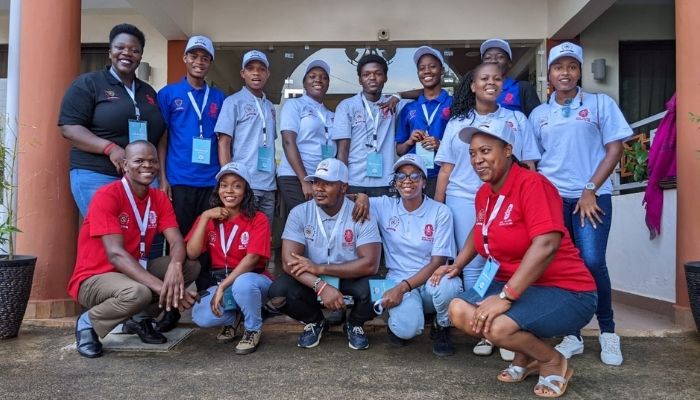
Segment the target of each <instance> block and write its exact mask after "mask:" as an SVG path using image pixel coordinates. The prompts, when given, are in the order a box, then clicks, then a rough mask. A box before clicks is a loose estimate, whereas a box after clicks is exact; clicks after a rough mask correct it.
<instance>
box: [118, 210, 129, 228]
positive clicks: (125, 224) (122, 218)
mask: <svg viewBox="0 0 700 400" xmlns="http://www.w3.org/2000/svg"><path fill="white" fill-rule="evenodd" d="M119 225H121V227H122V229H128V228H129V214H127V213H125V212H123V213H121V214H119Z"/></svg>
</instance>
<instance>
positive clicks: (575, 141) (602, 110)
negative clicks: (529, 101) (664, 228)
mask: <svg viewBox="0 0 700 400" xmlns="http://www.w3.org/2000/svg"><path fill="white" fill-rule="evenodd" d="M555 98H556V92H555V93H553V94H552V97H551V98H550V100H549V102H547V103H544V104H542V105H540V106H539V107H537V108H535V109H534V110H533V111H532V114H530V122H531V123H532V126H533V128H534V132H535V140H536V141H537V144H538V145H539V147H540V150H541V152H542V159H541V160H540V162H539V164H538V165H537V169H538V170H539V172H540V173H542V174H543V175H544V176H546V177H547V179H549V180H550V181H551V182H552V183H553V184H554V186H556V188H557V189H559V194H561V196H562V197H565V198H579V197H581V194H582V192H583V189H584V187H585V186H586V183H588V182H590V180H591V177H592V176H593V173H594V172H595V170H596V169H597V168H598V165H600V163H601V162H602V161H603V159H604V158H605V145H606V144H608V143H610V142H613V141H616V140H623V139H626V138H628V137H629V136H631V135H632V129H631V128H630V126H629V124H628V123H627V121H625V117H624V116H623V115H622V111H620V108H619V107H618V106H617V104H616V103H615V101H614V100H613V99H611V98H610V96H608V95H606V94H603V93H588V92H583V91H582V90H581V89H580V88H579V89H578V93H577V95H576V97H574V99H573V100H572V102H571V104H570V105H569V108H570V111H569V116H568V117H565V116H564V111H563V109H564V108H565V107H566V106H563V105H560V104H559V103H557V102H556V101H555ZM612 188H613V186H612V181H611V180H610V179H609V178H608V179H606V180H605V182H604V183H603V185H601V187H600V188H599V189H598V191H597V193H598V194H611V193H612Z"/></svg>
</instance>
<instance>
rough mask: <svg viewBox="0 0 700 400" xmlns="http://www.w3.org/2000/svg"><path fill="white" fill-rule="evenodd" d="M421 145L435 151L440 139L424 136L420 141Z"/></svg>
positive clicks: (438, 146)
mask: <svg viewBox="0 0 700 400" xmlns="http://www.w3.org/2000/svg"><path fill="white" fill-rule="evenodd" d="M421 145H423V148H424V149H426V150H433V151H437V150H438V148H440V139H438V138H436V137H435V136H426V137H425V139H423V141H422V142H421Z"/></svg>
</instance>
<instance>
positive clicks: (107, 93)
mask: <svg viewBox="0 0 700 400" xmlns="http://www.w3.org/2000/svg"><path fill="white" fill-rule="evenodd" d="M105 97H107V100H119V96H117V94H116V93H114V90H112V89H107V90H105Z"/></svg>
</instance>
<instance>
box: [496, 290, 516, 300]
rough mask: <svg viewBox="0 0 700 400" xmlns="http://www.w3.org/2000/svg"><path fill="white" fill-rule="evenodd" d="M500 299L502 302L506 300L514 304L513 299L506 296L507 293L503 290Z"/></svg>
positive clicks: (499, 295)
mask: <svg viewBox="0 0 700 400" xmlns="http://www.w3.org/2000/svg"><path fill="white" fill-rule="evenodd" d="M498 298H499V299H501V300H505V301H507V302H509V303H512V302H513V300H511V299H509V298H508V296H507V295H506V292H504V291H503V290H501V293H499V294H498Z"/></svg>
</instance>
